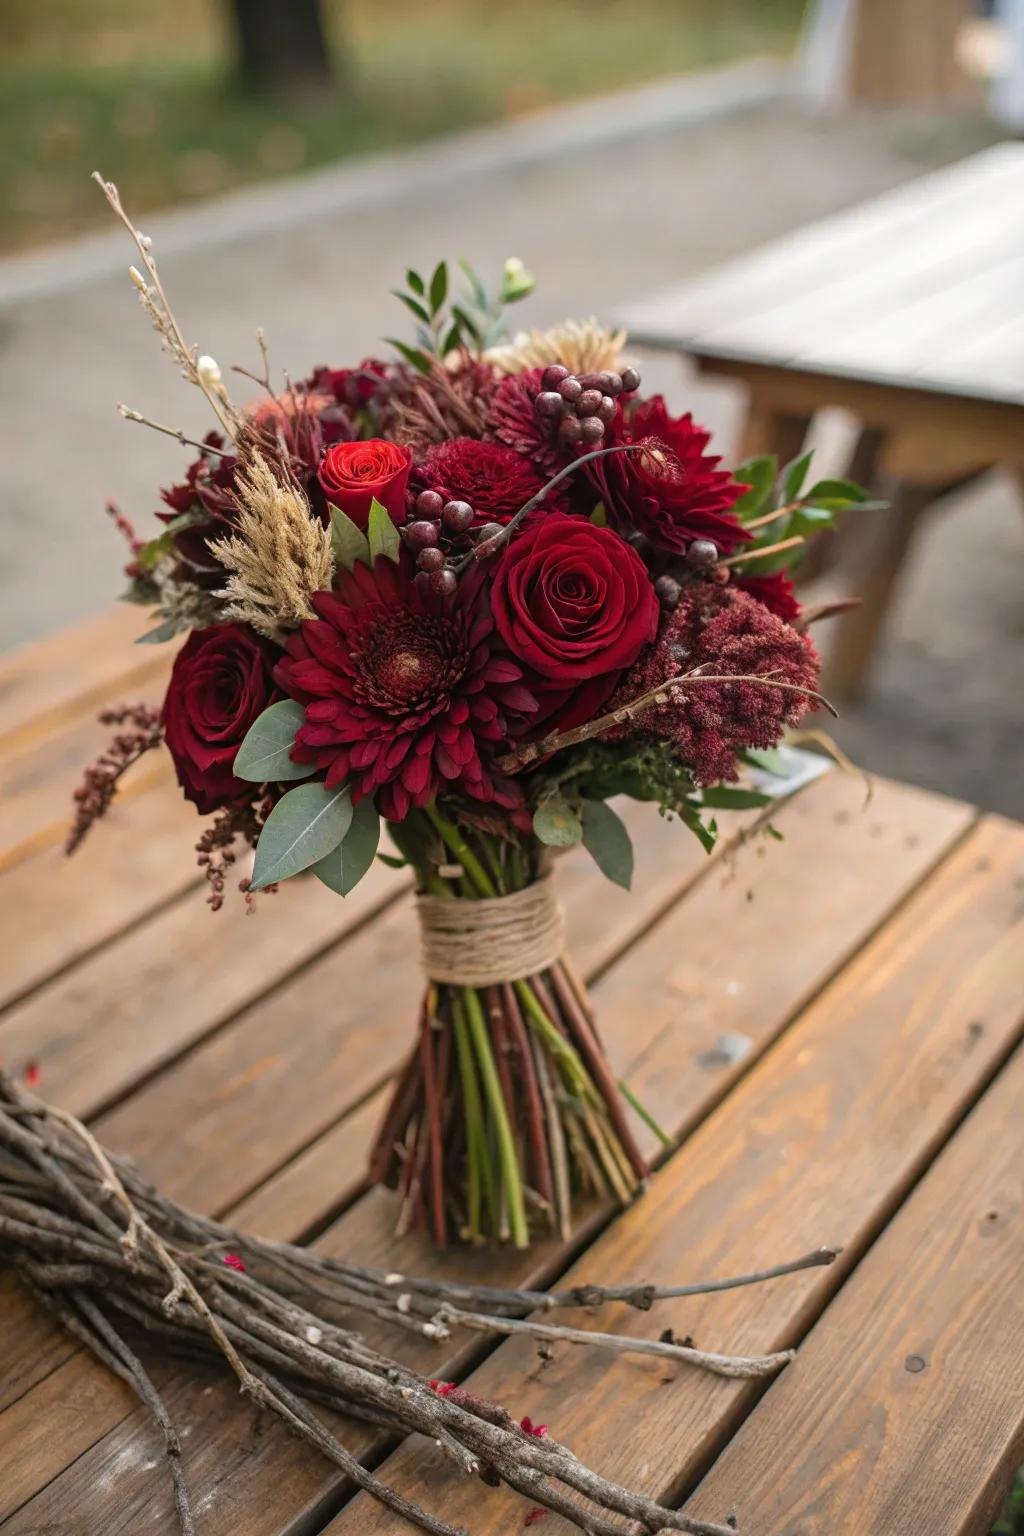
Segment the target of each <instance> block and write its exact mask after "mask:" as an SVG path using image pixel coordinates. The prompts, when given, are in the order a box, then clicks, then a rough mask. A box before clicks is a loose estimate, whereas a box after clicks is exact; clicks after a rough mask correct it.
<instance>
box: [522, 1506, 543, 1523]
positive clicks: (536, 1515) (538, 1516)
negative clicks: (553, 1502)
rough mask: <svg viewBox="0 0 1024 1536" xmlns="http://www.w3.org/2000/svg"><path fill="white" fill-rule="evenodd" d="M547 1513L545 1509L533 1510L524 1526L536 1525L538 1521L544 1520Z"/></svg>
mask: <svg viewBox="0 0 1024 1536" xmlns="http://www.w3.org/2000/svg"><path fill="white" fill-rule="evenodd" d="M545 1513H546V1512H545V1511H544V1510H543V1509H531V1510H530V1513H529V1514H528V1515H527V1517H526V1519H525V1520H524V1521H523V1524H524V1525H536V1524H537V1521H538V1520H543V1519H544V1515H545Z"/></svg>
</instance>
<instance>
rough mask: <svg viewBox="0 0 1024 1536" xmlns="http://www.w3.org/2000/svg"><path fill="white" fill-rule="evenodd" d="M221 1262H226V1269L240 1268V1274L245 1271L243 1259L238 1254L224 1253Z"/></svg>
mask: <svg viewBox="0 0 1024 1536" xmlns="http://www.w3.org/2000/svg"><path fill="white" fill-rule="evenodd" d="M221 1263H222V1264H226V1265H227V1266H228V1269H237V1270H241V1272H242V1274H244V1273H245V1260H244V1259H243V1258H242V1257H241V1255H240V1254H237V1253H226V1254H225V1255H224V1257H223V1259H222V1260H221Z"/></svg>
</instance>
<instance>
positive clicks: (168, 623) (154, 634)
mask: <svg viewBox="0 0 1024 1536" xmlns="http://www.w3.org/2000/svg"><path fill="white" fill-rule="evenodd" d="M178 629H179V625H178V621H177V619H165V620H164V622H163V623H162V624H158V625H157V626H156V628H155V629H147V630H146V633H145V634H144V635H139V636H138V638H137V639H136V641H135V644H136V645H163V643H164V642H165V641H166V640H173V639H174V637H175V635H176V634H177V633H178Z"/></svg>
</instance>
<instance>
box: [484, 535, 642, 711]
mask: <svg viewBox="0 0 1024 1536" xmlns="http://www.w3.org/2000/svg"><path fill="white" fill-rule="evenodd" d="M491 601H492V604H493V609H494V622H495V624H496V626H497V629H498V632H499V634H500V635H501V637H502V639H503V640H504V642H505V644H506V645H507V646H508V649H509V650H510V651H511V653H512V655H513V656H515V657H516V659H517V660H518V661H521V662H522V663H523V665H524V667H525V668H526V669H527V672H526V679H525V680H526V683H527V686H528V687H529V688H530V691H531V692H532V693H533V694H534V695H535V696H536V697H537V698H538V699H539V701H540V706H541V712H540V716H539V717H535V718H536V719H538V720H541V719H542V721H543V726H544V730H545V731H549V730H553V729H556V728H557V729H561V730H565V729H567V728H569V727H571V726H573V725H578V724H580V723H581V722H582V721H585V720H589V719H591V718H592V717H593V716H594V715H595V714H597V713H598V712H599V711H600V709H601V706H602V705H603V704H604V703H605V701H606V700H607V699H608V698H609V697H610V695H611V693H612V692H613V690H614V688H615V685H616V682H617V681H618V678H619V674H620V673H621V672H622V670H623V669H624V668H625V667H629V666H631V665H632V664H633V662H634V661H635V660H636V658H637V656H638V655H639V653H640V651H641V649H642V648H643V646H645V645H647V644H648V643H649V642H650V641H651V640H653V639H654V636H655V634H656V633H657V629H658V613H659V608H658V600H657V598H656V597H655V595H654V589H653V588H652V586H651V579H650V576H649V575H648V573H647V568H646V567H645V565H644V563H643V561H642V560H641V559H640V557H639V555H638V554H637V553H636V551H635V550H634V549H632V548H631V547H630V546H629V545H628V544H626V543H625V542H624V540H623V539H621V538H620V537H619V535H618V534H617V533H615V532H614V531H613V530H612V529H611V528H598V527H595V526H594V524H593V523H591V522H588V521H587V520H586V519H585V518H582V517H571V516H569V515H567V514H566V513H564V512H548V513H545V514H543V515H542V516H538V517H535V519H534V520H533V521H532V522H530V521H528V523H527V526H526V528H525V529H524V531H523V532H522V533H521V534H520V535H519V537H518V538H515V539H513V540H512V543H511V544H510V545H509V547H508V549H507V550H506V552H505V554H504V556H503V558H502V561H501V564H500V565H499V567H498V570H497V573H496V575H495V578H494V586H493V589H492V593H491ZM534 723H535V722H534V720H531V721H530V726H531V729H533V727H534Z"/></svg>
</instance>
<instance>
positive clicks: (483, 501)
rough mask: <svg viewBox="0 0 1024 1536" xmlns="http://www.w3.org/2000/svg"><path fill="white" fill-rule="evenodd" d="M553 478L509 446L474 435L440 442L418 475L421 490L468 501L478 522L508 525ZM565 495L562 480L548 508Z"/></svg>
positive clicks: (455, 499)
mask: <svg viewBox="0 0 1024 1536" xmlns="http://www.w3.org/2000/svg"><path fill="white" fill-rule="evenodd" d="M549 478H550V476H548V475H543V474H539V473H538V471H537V470H536V469H535V468H534V466H533V464H532V463H531V462H530V460H529V459H525V458H523V457H522V455H521V454H519V453H517V452H516V450H515V449H514V448H509V447H508V446H507V445H506V444H505V443H488V442H482V441H480V439H479V438H475V437H455V438H451V439H450V440H449V441H448V442H444V443H438V444H436V445H435V446H434V447H433V448H431V449H429V450H428V452H427V456H426V458H425V459H424V461H423V463H422V464H421V465H420V467H419V469H418V470H417V471H416V483H417V485H418V486H420V487H421V488H422V489H424V490H430V491H440V492H441V494H442V495H443V496H444V497H446V499H447V500H449V501H467V502H468V503H469V505H470V506H471V507H472V508H473V511H474V512H475V513H476V521H477V523H478V524H481V523H491V522H494V523H507V522H510V521H511V520H512V518H513V517H515V515H516V513H517V512H518V511H519V509H520V507H522V506H524V505H525V504H526V502H528V501H529V500H530V499H531V498H532V497H534V496H536V494H537V492H538V491H539V490H541V489H542V488H543V486H544V484H545V482H546V481H547V480H548V479H549ZM565 496H566V490H565V485H564V482H563V484H562V485H559V486H556V487H555V489H554V491H552V492H551V499H550V501H548V500H546V501H545V503H544V505H545V506H546V507H553V506H555V505H557V503H558V502H559V500H561V501H563V502H564V500H565Z"/></svg>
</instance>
